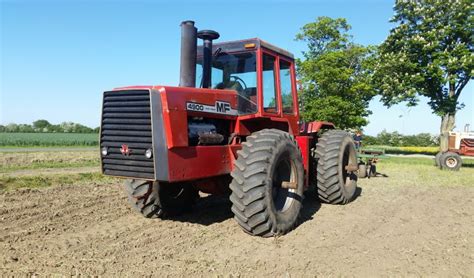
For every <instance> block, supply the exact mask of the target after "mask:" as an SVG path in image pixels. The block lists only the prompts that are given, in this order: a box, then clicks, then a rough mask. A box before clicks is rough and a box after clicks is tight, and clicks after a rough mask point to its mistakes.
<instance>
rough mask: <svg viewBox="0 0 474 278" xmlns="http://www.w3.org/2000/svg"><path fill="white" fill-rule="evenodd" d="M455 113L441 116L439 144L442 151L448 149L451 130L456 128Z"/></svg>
mask: <svg viewBox="0 0 474 278" xmlns="http://www.w3.org/2000/svg"><path fill="white" fill-rule="evenodd" d="M454 116H455V114H454V113H446V114H444V115H443V116H442V117H441V128H440V135H439V144H440V149H441V151H442V152H446V151H448V138H449V132H450V131H451V130H453V128H454Z"/></svg>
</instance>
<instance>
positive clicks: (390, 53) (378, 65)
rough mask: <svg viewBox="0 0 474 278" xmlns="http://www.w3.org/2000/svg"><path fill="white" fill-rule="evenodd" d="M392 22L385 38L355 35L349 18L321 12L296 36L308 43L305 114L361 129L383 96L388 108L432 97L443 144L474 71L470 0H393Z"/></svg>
mask: <svg viewBox="0 0 474 278" xmlns="http://www.w3.org/2000/svg"><path fill="white" fill-rule="evenodd" d="M393 9H394V16H393V17H392V18H391V19H390V20H389V21H390V22H391V23H392V24H393V25H394V27H393V28H392V29H391V30H390V33H389V35H388V37H387V38H386V39H385V41H384V42H382V43H381V44H380V45H369V46H365V45H360V44H357V43H355V42H354V40H353V37H352V36H351V35H350V33H349V31H350V29H351V26H350V25H349V23H348V22H347V20H346V19H344V18H336V19H333V18H330V17H318V18H317V19H316V21H315V22H311V23H308V24H306V25H304V26H303V27H302V28H301V30H300V33H298V34H297V35H296V40H298V41H304V42H306V44H307V50H306V51H304V52H303V59H298V60H297V72H298V78H299V80H300V88H299V94H300V96H301V97H300V99H301V100H302V102H301V103H300V107H301V109H300V110H301V112H302V115H303V118H304V119H305V120H307V121H315V120H325V121H331V122H334V123H335V124H336V126H338V127H339V128H342V129H352V130H357V129H363V127H364V126H366V125H367V124H368V120H367V117H368V116H369V115H370V114H372V112H371V111H370V110H369V102H370V101H371V100H372V99H373V98H374V97H375V96H380V98H381V102H382V103H383V104H384V105H385V106H387V107H390V106H392V105H395V104H399V103H405V104H406V105H407V106H415V105H417V104H418V102H419V100H420V97H421V96H423V97H426V98H427V99H428V105H429V106H430V107H431V109H432V111H433V113H434V114H436V115H438V116H439V117H440V120H441V121H440V122H441V124H440V140H439V142H440V145H441V150H442V151H445V150H446V149H447V141H448V134H449V131H451V130H452V129H453V128H454V127H455V115H456V112H457V111H459V110H460V109H462V108H463V107H464V105H463V103H460V102H459V96H460V95H461V93H462V91H463V89H464V88H465V86H466V84H467V83H468V82H469V81H470V80H471V79H472V78H473V75H474V36H473V35H472V30H474V2H473V1H472V0H457V1H445V0H416V1H413V0H396V1H395V5H394V8H393Z"/></svg>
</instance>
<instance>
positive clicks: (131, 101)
mask: <svg viewBox="0 0 474 278" xmlns="http://www.w3.org/2000/svg"><path fill="white" fill-rule="evenodd" d="M123 145H127V146H128V149H129V150H130V154H129V155H124V154H122V152H121V151H120V150H121V148H122V146H123ZM100 146H101V148H102V147H107V149H108V154H107V155H106V156H103V155H101V158H102V171H103V173H104V174H106V175H112V176H122V177H134V178H145V179H154V177H155V169H154V162H153V157H152V158H146V157H145V151H146V150H147V149H149V148H153V142H152V130H151V112H150V93H149V91H145V90H130V91H111V92H105V93H104V101H103V107H102V126H101V134H100Z"/></svg>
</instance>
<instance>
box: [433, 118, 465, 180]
mask: <svg viewBox="0 0 474 278" xmlns="http://www.w3.org/2000/svg"><path fill="white" fill-rule="evenodd" d="M461 155H465V156H474V132H472V131H469V125H466V127H465V128H464V132H454V131H452V132H450V133H449V137H448V151H447V152H444V153H443V152H439V153H437V154H436V156H435V163H436V166H438V167H440V168H441V169H444V170H451V171H457V170H459V168H461V166H462V159H461Z"/></svg>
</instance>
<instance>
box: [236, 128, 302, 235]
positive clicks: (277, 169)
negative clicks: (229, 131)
mask: <svg viewBox="0 0 474 278" xmlns="http://www.w3.org/2000/svg"><path fill="white" fill-rule="evenodd" d="M231 175H232V177H233V180H232V182H231V184H230V189H231V190H232V194H231V196H230V200H231V202H232V212H233V213H234V218H235V220H236V221H237V223H238V224H239V225H240V226H241V227H242V229H243V230H244V231H245V232H247V233H249V234H251V235H255V236H263V237H269V236H273V235H279V234H285V233H287V232H289V231H290V230H292V229H293V228H294V227H295V226H296V224H297V221H298V218H299V214H300V210H301V206H302V200H303V185H304V170H303V162H302V157H301V151H300V150H299V148H298V146H297V144H296V142H295V140H294V138H293V137H292V136H291V135H290V134H288V133H287V132H283V131H280V130H275V129H264V130H261V131H258V132H255V133H253V134H252V135H251V136H248V137H247V139H246V142H244V143H242V149H241V150H240V151H239V152H238V159H237V160H236V161H235V162H234V170H233V171H232V173H231Z"/></svg>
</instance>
